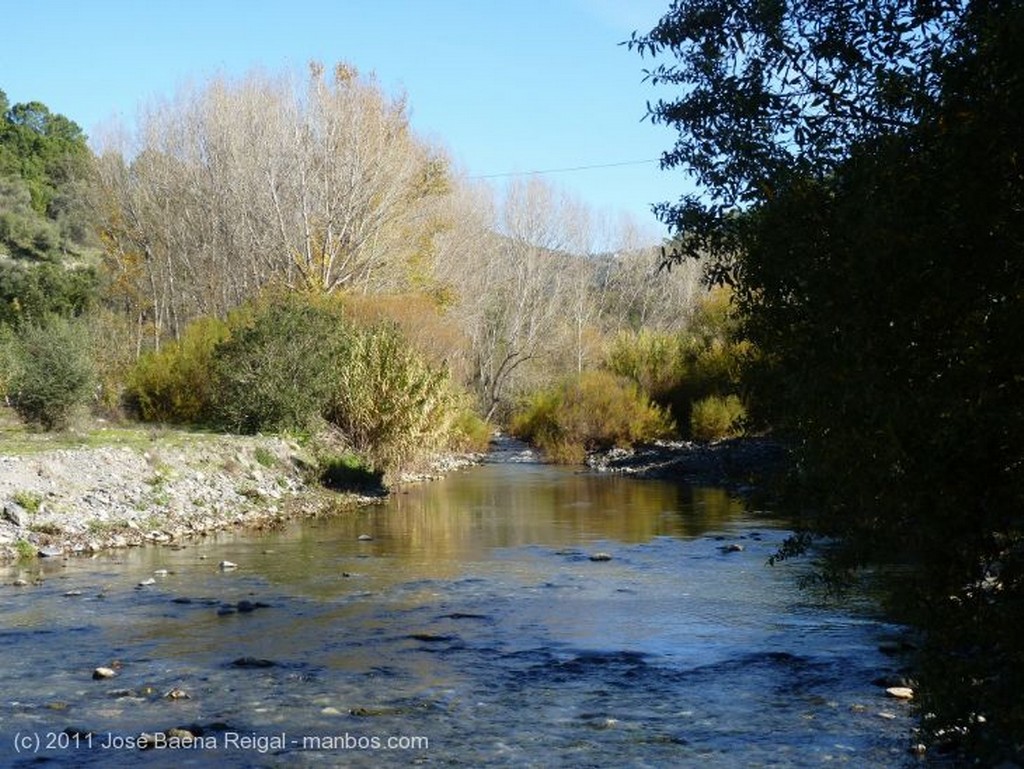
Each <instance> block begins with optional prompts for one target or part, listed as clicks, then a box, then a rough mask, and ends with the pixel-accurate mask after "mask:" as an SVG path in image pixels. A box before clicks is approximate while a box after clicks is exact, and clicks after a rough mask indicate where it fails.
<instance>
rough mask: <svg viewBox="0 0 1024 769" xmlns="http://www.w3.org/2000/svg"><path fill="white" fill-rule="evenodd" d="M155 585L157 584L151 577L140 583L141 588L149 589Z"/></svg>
mask: <svg viewBox="0 0 1024 769" xmlns="http://www.w3.org/2000/svg"><path fill="white" fill-rule="evenodd" d="M155 584H156V580H155V579H153V578H152V577H150V578H149V579H144V580H142V582H140V583H139V587H148V586H149V585H155Z"/></svg>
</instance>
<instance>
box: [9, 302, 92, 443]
mask: <svg viewBox="0 0 1024 769" xmlns="http://www.w3.org/2000/svg"><path fill="white" fill-rule="evenodd" d="M17 350H18V358H19V364H18V367H17V369H16V371H15V374H14V377H13V380H12V382H11V390H12V392H13V394H14V408H15V410H16V411H17V412H18V414H19V415H20V416H21V418H22V419H23V420H25V422H27V423H28V424H32V425H38V426H40V427H42V428H43V429H44V430H58V429H64V428H66V427H67V426H68V423H69V421H70V419H71V416H72V414H73V413H74V411H75V410H76V409H78V408H80V407H82V406H84V405H85V404H86V403H88V402H89V400H90V398H91V396H92V388H93V382H94V374H93V364H92V360H91V358H90V355H89V337H88V333H87V331H86V329H85V327H84V326H83V325H82V323H81V322H78V321H70V320H67V319H65V318H60V317H56V316H52V317H49V318H47V319H46V320H45V321H44V322H43V323H41V324H35V323H31V324H28V325H26V326H25V327H24V328H22V329H21V332H20V333H19V335H18V341H17Z"/></svg>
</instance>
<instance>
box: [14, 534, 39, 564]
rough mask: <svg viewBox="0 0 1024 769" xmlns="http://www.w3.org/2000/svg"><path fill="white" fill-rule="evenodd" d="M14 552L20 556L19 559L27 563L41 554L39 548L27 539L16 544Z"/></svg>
mask: <svg viewBox="0 0 1024 769" xmlns="http://www.w3.org/2000/svg"><path fill="white" fill-rule="evenodd" d="M14 550H15V552H17V554H18V558H20V559H22V560H26V561H27V560H28V559H30V558H35V557H36V555H37V554H38V552H39V548H37V547H36V546H35V545H33V544H32V543H31V542H29V541H28V540H27V539H19V540H18V541H17V542H15V543H14Z"/></svg>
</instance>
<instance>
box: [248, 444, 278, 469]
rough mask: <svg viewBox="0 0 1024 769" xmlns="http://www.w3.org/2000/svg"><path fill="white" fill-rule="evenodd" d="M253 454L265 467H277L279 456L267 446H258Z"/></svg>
mask: <svg viewBox="0 0 1024 769" xmlns="http://www.w3.org/2000/svg"><path fill="white" fill-rule="evenodd" d="M253 456H255V457H256V461H257V462H259V463H260V464H261V465H263V466H264V467H268V468H269V467H277V457H276V456H274V452H272V451H271V450H270V449H268V448H267V447H266V446H257V447H256V450H255V451H254V452H253Z"/></svg>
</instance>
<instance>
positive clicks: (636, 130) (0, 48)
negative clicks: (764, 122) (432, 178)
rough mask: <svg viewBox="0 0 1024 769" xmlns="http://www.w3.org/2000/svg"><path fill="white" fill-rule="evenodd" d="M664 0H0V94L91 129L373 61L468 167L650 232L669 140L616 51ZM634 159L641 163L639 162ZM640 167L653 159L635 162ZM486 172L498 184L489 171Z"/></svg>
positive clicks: (667, 177) (662, 190)
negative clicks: (238, 89) (172, 104)
mask: <svg viewBox="0 0 1024 769" xmlns="http://www.w3.org/2000/svg"><path fill="white" fill-rule="evenodd" d="M667 7H668V0H46V1H45V2H28V1H19V0H0V20H2V21H0V24H2V27H3V35H2V39H0V89H3V90H4V91H6V92H7V96H8V98H9V99H10V101H11V103H18V102H25V101H32V100H37V101H41V102H43V103H44V104H46V105H47V106H48V107H49V108H50V109H51V110H52V111H54V112H59V113H61V114H64V115H66V116H67V117H69V118H71V119H72V120H74V121H75V122H76V123H78V124H79V125H80V126H81V127H82V128H83V129H84V130H85V131H86V133H88V134H93V135H95V134H96V132H97V131H99V130H100V128H101V127H102V125H103V124H104V123H105V122H108V121H109V120H110V119H111V118H113V117H120V118H122V119H124V120H125V121H128V122H130V121H131V120H132V119H133V118H134V116H135V114H136V110H137V108H138V107H139V105H140V104H142V103H144V102H145V101H147V100H149V99H151V98H153V97H163V96H166V97H169V96H171V95H172V94H173V92H174V91H175V90H176V88H177V87H178V86H180V85H182V84H184V83H187V82H194V81H200V82H201V81H202V79H203V78H204V77H205V76H208V75H211V74H214V73H227V74H243V73H244V72H246V71H247V70H249V69H251V68H253V67H259V68H262V69H264V70H266V71H269V72H277V71H281V70H299V71H301V70H302V69H303V68H304V67H305V65H306V63H307V62H308V61H309V60H311V59H318V60H320V61H322V62H323V63H324V64H325V65H327V66H328V67H330V65H331V64H333V63H335V62H337V61H347V62H349V63H351V64H354V65H355V66H356V67H357V68H358V69H360V70H361V71H363V72H370V71H373V72H375V73H376V74H377V77H378V79H379V81H380V82H381V83H382V85H383V86H384V87H385V88H386V89H387V90H388V91H390V92H396V91H404V92H405V93H406V95H407V98H408V102H409V106H410V111H411V114H412V120H413V124H414V126H415V128H416V129H417V130H418V132H419V133H420V134H421V135H422V136H424V137H425V138H428V139H430V140H432V141H436V142H438V143H440V144H442V145H444V146H445V147H446V148H447V150H448V152H449V153H450V154H451V155H452V156H453V157H454V159H455V160H456V162H457V163H458V164H459V165H460V166H461V167H462V168H463V169H464V170H465V172H466V173H467V174H468V175H470V176H490V175H499V174H506V173H511V172H520V173H521V172H528V171H538V170H549V169H566V168H577V167H580V166H602V165H610V164H628V165H616V166H614V167H606V168H592V169H589V170H580V171H573V172H561V173H552V174H549V175H548V179H549V180H551V181H552V182H554V183H557V184H558V185H560V186H562V187H565V188H567V189H568V190H570V191H571V192H573V193H574V194H576V195H578V196H579V197H581V198H582V199H583V200H585V201H586V202H587V203H589V204H590V205H591V206H593V207H594V208H595V209H596V210H598V211H603V212H606V213H610V214H613V215H614V214H617V213H619V212H623V211H624V212H629V213H632V214H633V215H634V216H635V217H636V218H637V219H638V220H639V221H640V223H641V224H642V225H644V226H646V227H648V228H649V234H651V235H653V236H655V237H658V236H660V235H662V234H664V228H663V227H662V226H661V225H659V224H658V223H657V222H656V221H655V219H654V217H653V215H652V214H651V213H650V204H651V203H654V202H657V201H660V200H675V199H676V198H678V197H679V195H680V194H681V193H682V192H683V191H684V187H685V185H686V184H687V180H686V178H685V176H684V175H683V174H682V173H681V172H679V171H661V170H660V169H659V167H658V163H657V162H656V160H657V158H658V157H659V156H660V154H661V152H662V151H664V150H666V149H668V148H669V147H670V146H671V144H672V140H673V135H672V132H671V131H670V130H669V129H667V128H665V127H664V126H655V125H652V124H651V123H650V122H648V121H644V120H643V118H644V114H645V112H646V102H647V101H648V100H654V99H656V98H657V97H658V96H661V95H664V94H660V93H658V92H657V91H655V90H654V89H652V88H651V87H650V86H649V85H648V84H645V83H643V82H642V81H643V68H644V66H646V62H644V61H643V60H641V59H640V57H639V56H638V55H637V54H636V53H633V52H630V51H628V50H627V49H626V48H625V46H620V45H618V43H619V42H621V41H623V40H625V39H627V38H628V37H629V35H630V33H631V32H632V31H633V30H635V29H636V30H641V31H647V30H649V29H650V28H651V27H652V26H653V25H654V23H655V22H656V21H657V19H658V18H659V17H660V15H661V14H662V13H663V12H664V11H665V10H666V9H667ZM642 161H646V162H642ZM652 161H654V162H652ZM494 181H495V182H496V183H500V182H501V179H500V178H495V180H494Z"/></svg>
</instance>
